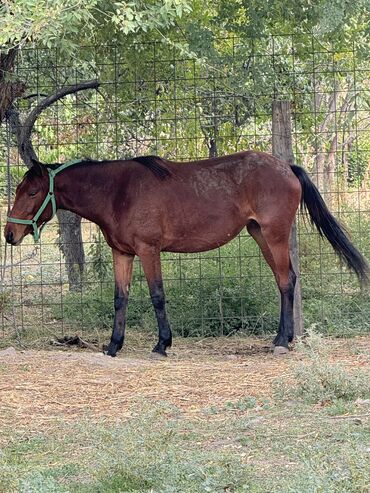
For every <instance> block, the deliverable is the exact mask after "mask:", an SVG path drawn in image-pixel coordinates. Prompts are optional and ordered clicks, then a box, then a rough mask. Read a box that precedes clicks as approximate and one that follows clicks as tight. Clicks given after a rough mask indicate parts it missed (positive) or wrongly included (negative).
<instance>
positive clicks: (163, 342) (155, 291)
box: [150, 281, 172, 356]
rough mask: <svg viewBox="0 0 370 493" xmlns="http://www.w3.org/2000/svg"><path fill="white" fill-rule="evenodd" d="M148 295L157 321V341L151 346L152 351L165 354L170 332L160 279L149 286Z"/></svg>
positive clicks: (170, 342)
mask: <svg viewBox="0 0 370 493" xmlns="http://www.w3.org/2000/svg"><path fill="white" fill-rule="evenodd" d="M150 297H151V300H152V303H153V307H154V311H155V316H156V318H157V323H158V331H159V333H158V343H157V344H156V345H155V347H154V348H153V352H154V353H159V354H162V355H163V356H167V355H166V349H167V348H168V347H170V346H171V344H172V333H171V328H170V324H169V323H168V319H167V314H166V300H165V295H164V289H163V282H162V281H155V282H153V283H152V284H151V286H150Z"/></svg>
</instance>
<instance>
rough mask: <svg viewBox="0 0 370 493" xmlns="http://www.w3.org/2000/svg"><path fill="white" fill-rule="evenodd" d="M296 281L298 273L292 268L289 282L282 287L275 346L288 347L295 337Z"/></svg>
mask: <svg viewBox="0 0 370 493" xmlns="http://www.w3.org/2000/svg"><path fill="white" fill-rule="evenodd" d="M295 283H296V275H295V273H294V271H293V270H292V269H291V270H290V271H289V283H288V285H287V286H284V287H282V288H280V294H281V309H280V323H279V330H278V333H277V336H276V337H275V339H274V344H275V346H283V347H288V343H289V342H292V340H293V337H294V316H293V302H294V287H295Z"/></svg>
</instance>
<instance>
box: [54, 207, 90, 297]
mask: <svg viewBox="0 0 370 493" xmlns="http://www.w3.org/2000/svg"><path fill="white" fill-rule="evenodd" d="M57 217H58V221H59V247H60V249H61V251H62V253H63V255H64V258H65V261H66V269H67V275H68V282H69V289H70V290H71V291H78V290H80V289H81V286H82V280H83V274H84V268H85V252H84V248H83V241H82V232H81V217H80V216H77V215H76V214H74V213H73V212H69V211H63V210H59V211H58V212H57Z"/></svg>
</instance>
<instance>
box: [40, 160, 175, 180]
mask: <svg viewBox="0 0 370 493" xmlns="http://www.w3.org/2000/svg"><path fill="white" fill-rule="evenodd" d="M119 161H120V160H119ZM122 161H123V162H125V161H126V162H130V161H135V162H137V163H140V164H142V165H143V166H145V167H146V168H148V169H149V170H150V171H151V172H152V173H153V174H154V175H155V176H156V177H157V178H159V179H161V180H164V179H165V178H168V177H169V176H171V171H170V170H169V169H168V168H167V167H166V166H165V165H164V164H163V160H162V159H161V158H160V157H158V156H139V157H135V158H132V159H125V160H122ZM111 162H114V161H112V160H104V161H97V160H93V159H81V161H79V162H77V163H76V164H75V165H74V166H84V165H86V166H87V165H89V164H105V163H111ZM40 164H41V163H40ZM63 164H65V163H56V164H45V165H44V166H46V167H47V168H49V169H58V168H59V167H60V166H63Z"/></svg>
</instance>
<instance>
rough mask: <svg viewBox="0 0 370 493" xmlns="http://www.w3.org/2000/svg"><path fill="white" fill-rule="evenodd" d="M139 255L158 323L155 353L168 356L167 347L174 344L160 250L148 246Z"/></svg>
mask: <svg viewBox="0 0 370 493" xmlns="http://www.w3.org/2000/svg"><path fill="white" fill-rule="evenodd" d="M139 256H140V259H141V263H142V266H143V269H144V273H145V277H146V279H147V281H148V286H149V292H150V298H151V300H152V304H153V307H154V311H155V316H156V319H157V324H158V343H157V344H156V345H155V346H154V348H153V353H158V354H160V355H162V356H167V353H166V349H167V348H168V347H170V346H171V344H172V333H171V328H170V324H169V322H168V318H167V313H166V299H165V293H164V287H163V280H162V270H161V259H160V252H159V251H157V250H156V249H154V248H151V247H147V248H143V249H142V250H141V253H139Z"/></svg>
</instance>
